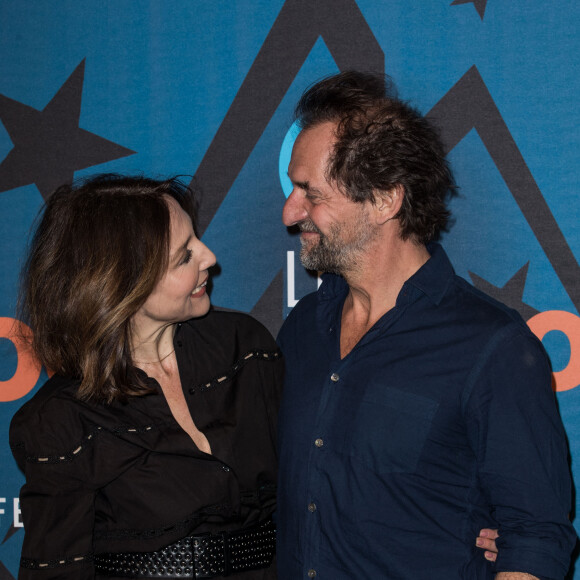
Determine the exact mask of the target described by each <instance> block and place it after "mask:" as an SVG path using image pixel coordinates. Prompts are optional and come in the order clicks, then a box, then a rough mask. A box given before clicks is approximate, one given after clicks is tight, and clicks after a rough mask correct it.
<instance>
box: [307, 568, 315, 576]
mask: <svg viewBox="0 0 580 580" xmlns="http://www.w3.org/2000/svg"><path fill="white" fill-rule="evenodd" d="M308 578H316V570H312V568H311V569H310V570H308Z"/></svg>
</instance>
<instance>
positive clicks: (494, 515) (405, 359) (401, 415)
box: [278, 72, 576, 580]
mask: <svg viewBox="0 0 580 580" xmlns="http://www.w3.org/2000/svg"><path fill="white" fill-rule="evenodd" d="M297 117H298V120H299V123H300V125H301V127H302V131H301V133H300V135H299V136H298V138H297V140H296V143H295V145H294V150H293V152H292V159H291V162H290V166H289V170H288V173H289V176H290V179H291V180H292V183H293V185H294V189H293V191H292V194H291V195H290V197H289V198H288V200H287V202H286V205H285V207H284V212H283V221H284V223H285V225H287V226H298V227H299V228H300V230H301V242H302V252H301V259H302V262H303V264H304V266H306V268H308V269H312V270H319V271H323V272H326V273H327V274H326V275H325V276H324V277H323V283H322V285H321V287H320V288H319V290H318V292H317V293H314V294H311V295H309V296H307V297H305V298H304V299H302V300H301V301H300V303H299V304H298V305H297V306H296V307H295V308H294V310H293V311H292V313H291V314H290V316H289V317H288V319H287V321H286V322H285V324H284V326H283V328H282V330H281V332H280V335H279V343H280V346H281V348H282V350H283V352H284V355H285V357H286V366H287V376H286V383H285V394H284V400H283V404H282V411H281V417H280V449H281V452H280V461H281V473H280V489H279V496H278V505H279V508H278V524H279V537H278V561H279V576H280V578H282V579H283V580H284V579H289V580H296V579H298V578H314V577H316V578H322V579H324V580H326V579H328V580H340V579H359V578H361V579H379V578H387V579H397V580H399V579H405V580H422V579H429V580H434V579H435V580H438V579H441V580H443V579H445V580H449V579H459V578H461V579H468V580H477V579H482V578H485V579H487V578H496V579H497V580H500V579H501V580H508V579H509V580H515V579H520V578H522V579H523V578H526V579H529V578H540V579H561V578H563V577H564V575H565V574H566V571H567V569H568V566H569V563H570V552H571V550H572V547H573V545H574V543H575V538H576V535H575V532H574V529H573V528H572V526H571V524H570V522H569V520H568V516H567V514H568V513H569V511H570V498H571V490H570V476H569V470H568V465H567V448H566V438H565V434H564V430H563V427H562V423H561V421H560V418H559V416H558V412H557V409H556V404H555V399H554V395H553V392H552V390H551V373H550V364H549V361H548V358H547V356H546V354H545V352H544V350H543V348H542V346H541V343H540V342H539V341H538V340H537V339H536V337H535V336H534V335H533V334H532V333H531V332H530V331H529V329H528V327H527V326H526V325H525V323H524V322H523V320H522V319H521V318H520V317H519V315H518V314H517V313H516V312H514V311H513V310H510V309H508V308H507V307H505V306H503V305H501V304H499V303H498V302H496V301H494V300H493V299H491V298H489V297H487V296H485V295H484V294H482V293H481V292H479V291H477V290H476V289H475V288H473V287H472V286H470V285H469V284H468V283H467V282H465V280H463V279H461V278H459V277H458V276H456V275H455V274H454V272H453V269H452V266H451V264H450V262H449V260H448V258H447V256H446V254H445V252H444V250H443V249H442V247H441V246H439V245H438V244H436V243H434V242H433V240H435V239H436V238H437V237H438V234H439V232H440V231H441V230H443V229H445V227H446V225H447V222H448V219H449V211H448V209H447V207H446V202H447V199H448V197H449V195H450V193H451V192H453V191H454V183H453V177H452V175H451V173H450V170H449V168H448V166H447V163H446V161H445V158H444V154H443V150H442V147H441V144H440V142H439V139H438V137H437V135H436V133H435V131H434V129H433V128H432V127H431V126H430V125H429V123H428V122H427V121H426V120H425V119H424V118H423V117H421V116H420V115H419V114H418V113H417V112H416V111H415V110H413V109H412V108H411V107H409V106H408V105H406V104H404V103H402V102H401V101H399V100H397V99H396V98H392V97H388V96H387V95H386V87H385V82H384V79H383V78H382V77H377V76H374V75H367V74H362V73H354V72H349V73H342V74H339V75H336V76H334V77H330V78H328V79H326V80H324V81H322V82H320V83H318V84H317V85H315V86H314V87H313V88H311V89H310V90H309V91H308V92H307V93H305V95H304V96H303V97H302V99H301V101H300V103H299V105H298V107H297ZM491 202H492V200H490V203H491ZM485 527H490V528H498V529H499V535H500V537H499V539H498V540H497V545H498V547H499V555H498V557H497V562H496V565H495V570H493V569H492V566H491V565H490V564H489V562H487V561H486V560H485V558H484V555H483V553H482V552H481V551H480V550H478V549H477V548H476V546H475V542H474V538H475V537H476V536H477V535H478V532H479V530H480V529H481V528H485Z"/></svg>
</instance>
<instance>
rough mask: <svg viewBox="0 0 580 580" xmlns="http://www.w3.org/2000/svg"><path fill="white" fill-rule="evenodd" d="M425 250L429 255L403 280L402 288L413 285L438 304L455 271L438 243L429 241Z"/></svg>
mask: <svg viewBox="0 0 580 580" xmlns="http://www.w3.org/2000/svg"><path fill="white" fill-rule="evenodd" d="M427 251H428V252H429V253H430V254H431V257H430V258H429V259H428V260H427V261H426V262H425V263H424V264H423V265H422V266H421V267H420V268H419V269H418V270H417V271H416V272H415V273H414V274H413V275H412V276H411V277H410V278H409V279H408V280H407V281H406V282H405V284H404V285H403V290H404V289H405V286H413V287H415V288H417V289H418V290H420V291H421V292H423V294H425V295H426V296H428V297H429V298H430V299H431V300H432V301H433V303H434V304H439V302H441V300H442V298H443V296H444V295H445V292H447V288H448V287H449V284H450V283H451V281H452V280H453V276H454V275H455V272H454V270H453V266H452V265H451V262H450V261H449V258H448V257H447V254H446V253H445V250H444V249H443V248H442V247H441V246H440V245H439V244H437V243H435V242H431V243H430V244H428V245H427ZM403 290H401V293H402V292H403ZM399 296H400V295H399Z"/></svg>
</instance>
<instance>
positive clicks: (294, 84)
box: [0, 0, 580, 580]
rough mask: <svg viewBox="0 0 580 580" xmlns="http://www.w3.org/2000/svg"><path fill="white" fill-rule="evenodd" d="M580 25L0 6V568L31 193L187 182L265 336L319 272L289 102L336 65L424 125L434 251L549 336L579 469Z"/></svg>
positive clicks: (435, 13) (256, 0)
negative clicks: (450, 217) (285, 216)
mask: <svg viewBox="0 0 580 580" xmlns="http://www.w3.org/2000/svg"><path fill="white" fill-rule="evenodd" d="M579 18H580V5H579V4H578V3H577V2H573V1H572V0H563V1H559V2H553V3H552V2H545V1H544V0H527V1H526V2H506V1H502V0H453V1H452V0H390V1H388V2H386V1H385V0H356V1H355V0H316V1H313V0H286V1H283V0H237V1H236V2H232V1H231V0H228V1H225V0H212V1H211V2H209V1H205V0H204V1H202V0H163V1H161V0H149V1H148V2H145V1H142V2H139V1H129V0H115V1H104V0H98V1H97V0H85V1H83V2H78V1H71V0H61V1H60V2H44V1H42V0H29V1H27V2H24V1H4V2H1V3H0V224H1V227H0V465H1V470H0V580H6V579H12V578H14V577H15V576H16V574H17V570H18V560H19V555H20V547H21V544H22V537H23V530H22V523H21V517H20V512H19V505H18V493H19V490H20V487H21V485H22V484H23V476H22V474H21V473H20V472H19V471H18V469H17V467H16V465H15V463H14V461H13V459H12V455H11V453H10V449H9V447H8V426H9V422H10V419H11V417H12V415H13V414H14V413H15V411H16V410H17V409H18V408H19V407H20V406H21V405H22V404H23V403H24V402H25V401H26V400H28V399H29V398H30V397H31V396H32V395H33V393H34V392H35V391H36V389H38V388H39V387H40V385H42V383H43V382H44V381H45V380H46V378H47V375H46V371H45V370H44V369H41V368H39V367H38V366H37V365H36V364H35V362H34V361H33V360H32V359H31V358H30V357H29V356H28V355H27V354H26V353H25V352H24V350H23V349H22V348H21V345H19V344H18V342H17V341H16V340H15V339H14V338H13V337H11V335H10V330H11V328H12V327H13V324H14V322H15V304H16V298H17V286H18V276H19V270H20V266H21V261H22V258H23V255H24V252H25V248H26V244H27V241H28V239H29V231H30V227H31V225H32V223H33V221H34V219H35V217H36V215H37V213H38V211H39V209H40V208H41V207H42V204H43V202H44V200H46V199H47V198H48V197H49V196H50V194H51V192H52V191H53V190H54V188H56V187H57V186H59V185H61V184H63V183H66V182H71V181H72V180H73V179H75V178H79V177H83V176H86V175H91V174H95V173H103V172H118V173H128V174H145V175H148V176H154V177H166V176H172V175H182V176H183V178H184V179H185V180H186V181H187V182H190V181H193V182H194V183H195V185H196V187H197V188H198V189H199V190H200V192H201V209H200V216H199V230H200V234H202V235H203V240H204V242H205V243H206V244H207V245H208V246H209V247H210V248H211V249H212V250H213V251H214V252H215V253H216V255H217V258H218V262H219V268H218V271H217V272H216V274H215V276H214V277H213V282H212V286H213V288H212V293H211V297H212V302H213V303H214V304H216V305H219V306H224V307H227V308H233V309H238V310H243V311H246V312H249V313H252V314H253V315H254V316H256V317H257V318H258V319H260V320H261V321H262V322H263V323H264V324H265V325H266V326H267V327H268V328H269V329H270V331H271V332H272V333H273V334H275V333H276V332H277V330H278V329H279V327H280V325H281V324H282V321H283V320H284V318H285V317H286V316H287V314H288V313H289V312H290V310H291V309H292V307H293V306H294V305H295V304H296V302H297V301H298V300H299V299H300V298H301V297H302V296H304V295H305V294H307V293H309V292H311V291H314V290H316V288H317V284H318V281H317V278H316V277H315V276H312V275H311V274H308V273H307V272H305V271H304V270H303V268H302V267H301V266H300V263H299V259H298V253H299V249H300V244H299V240H298V239H297V237H296V236H295V235H291V234H290V233H289V232H288V230H287V229H286V228H285V227H284V226H283V225H282V223H281V212H282V206H283V204H284V201H285V199H286V196H287V195H289V192H290V186H289V182H288V178H287V176H286V169H287V165H288V161H289V158H290V153H291V149H292V144H293V141H294V139H295V137H296V128H295V127H294V126H293V125H292V110H293V107H294V105H295V103H296V102H297V100H298V98H299V96H300V94H301V93H302V92H303V90H304V89H305V88H306V87H307V86H309V85H310V84H312V83H313V82H315V81H317V80H319V79H320V78H322V77H323V76H327V75H329V74H333V73H335V72H338V71H339V70H345V69H351V68H355V69H363V70H372V71H380V72H386V73H387V74H388V75H390V76H391V78H392V79H393V81H394V82H395V84H396V86H397V88H398V92H399V95H400V96H401V97H402V98H404V99H405V100H408V101H410V102H411V103H412V104H413V105H415V106H416V107H417V108H418V109H419V110H421V111H422V112H423V113H425V114H426V115H427V116H428V117H429V118H430V119H432V120H433V121H434V122H435V123H436V124H437V125H438V126H439V128H440V130H441V133H442V136H443V140H444V143H445V147H446V150H447V153H448V157H449V160H450V162H451V165H452V167H453V170H454V173H455V176H456V179H457V182H458V184H459V186H460V195H459V196H458V197H457V198H456V199H454V201H453V202H452V211H453V214H454V218H455V223H454V225H453V227H452V228H451V230H450V232H449V233H448V234H446V235H445V236H444V238H443V244H444V247H445V248H446V250H447V252H448V254H449V255H450V258H451V260H452V262H453V263H454V266H455V269H456V271H457V273H458V274H460V275H461V276H463V277H465V278H466V279H467V280H469V281H470V282H471V283H472V284H474V285H475V286H476V287H478V288H480V289H481V290H483V291H484V292H487V293H488V294H490V295H491V296H493V297H495V298H498V299H499V300H501V301H503V302H505V303H506V304H508V305H509V306H511V307H513V308H515V309H516V310H518V311H519V312H520V314H521V315H522V316H523V317H524V319H525V320H526V321H527V323H528V324H529V326H530V327H531V329H532V330H533V331H534V332H535V333H536V335H537V336H538V337H540V338H541V339H542V341H543V343H544V345H545V347H546V349H547V351H548V353H549V355H550V358H551V361H552V365H553V370H554V387H555V389H556V391H557V397H558V401H559V405H560V411H561V414H562V418H563V420H564V424H565V427H566V430H567V433H568V437H569V442H570V453H571V460H572V461H571V465H572V471H573V474H574V475H575V479H576V481H580V467H579V465H580V389H578V388H577V387H578V386H579V384H580V318H579V316H578V313H579V311H580V267H579V265H578V256H579V255H580V228H579V225H578V223H579V210H580V203H579V201H578V159H579V155H578V154H579V149H580V147H579V139H578V125H579V124H578V94H579V92H580V86H579V81H578V67H577V65H578V54H580V47H579V46H578V41H577V30H576V29H577V22H578V21H579ZM144 227H146V224H144ZM576 511H578V510H577V508H576ZM572 577H575V578H580V572H578V573H577V574H576V575H575V576H574V572H573V570H572V572H571V575H570V578H572Z"/></svg>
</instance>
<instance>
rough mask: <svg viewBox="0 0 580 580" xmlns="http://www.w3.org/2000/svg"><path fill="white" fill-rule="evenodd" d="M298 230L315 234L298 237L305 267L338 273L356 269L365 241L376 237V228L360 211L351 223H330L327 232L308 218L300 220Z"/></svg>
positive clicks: (341, 273) (301, 257) (301, 259)
mask: <svg viewBox="0 0 580 580" xmlns="http://www.w3.org/2000/svg"><path fill="white" fill-rule="evenodd" d="M300 230H301V231H303V232H315V233H317V234H318V240H317V241H302V240H301V242H302V250H301V251H300V261H301V262H302V265H303V266H304V267H305V268H306V269H307V270H317V271H319V272H330V273H332V274H339V275H341V276H344V275H346V274H348V273H349V272H353V271H356V269H357V268H358V266H359V260H358V258H359V257H360V256H361V254H362V253H363V250H364V249H365V248H366V247H367V245H368V243H369V242H370V241H371V240H373V239H374V238H375V237H376V229H375V228H373V227H372V226H371V225H370V224H369V223H368V222H367V221H366V219H364V216H362V214H361V216H360V217H359V218H358V219H357V220H356V222H355V223H354V224H352V225H349V226H347V225H345V224H336V223H335V224H332V225H331V226H330V231H329V233H328V234H327V235H326V234H323V233H322V232H321V231H320V230H319V229H318V228H317V227H316V225H315V224H314V222H312V221H311V220H306V221H303V222H302V223H301V224H300ZM349 230H350V231H349Z"/></svg>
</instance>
